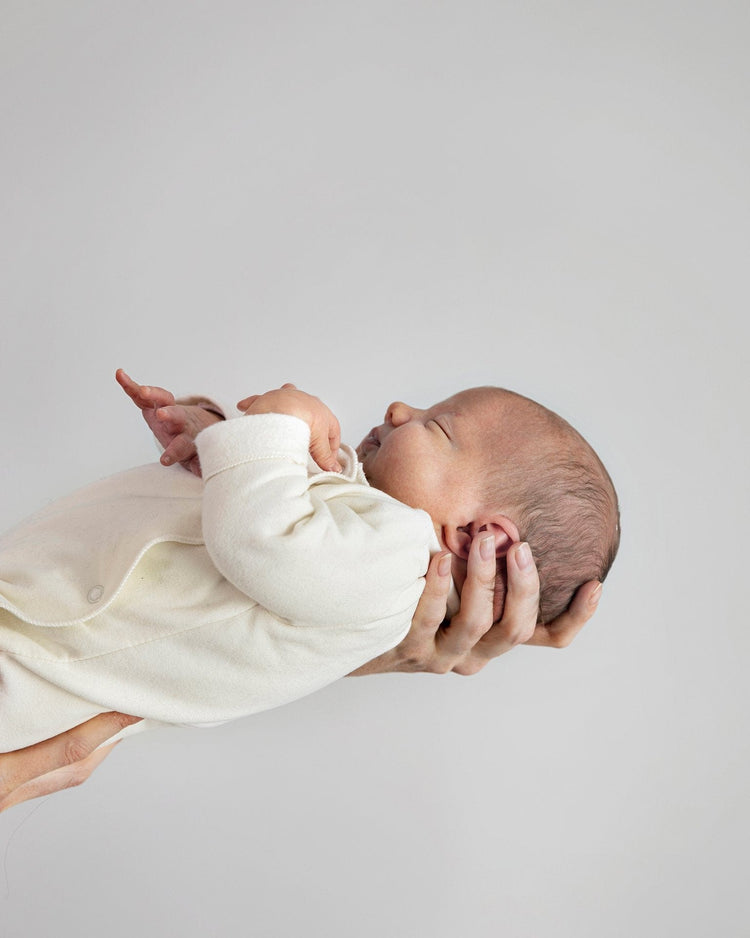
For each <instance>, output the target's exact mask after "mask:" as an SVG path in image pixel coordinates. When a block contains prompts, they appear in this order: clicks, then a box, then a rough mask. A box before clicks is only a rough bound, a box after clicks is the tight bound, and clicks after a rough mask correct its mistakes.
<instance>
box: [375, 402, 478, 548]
mask: <svg viewBox="0 0 750 938" xmlns="http://www.w3.org/2000/svg"><path fill="white" fill-rule="evenodd" d="M496 433H497V407H496V406H494V405H493V402H492V401H491V400H490V399H488V396H487V395H486V394H483V393H482V391H481V389H472V390H470V391H461V392H460V393H458V394H455V395H454V396H453V397H449V398H448V399H447V400H445V401H442V402H441V403H439V404H435V405H434V406H433V407H430V408H428V409H427V410H420V409H418V408H416V407H409V406H408V405H407V404H403V403H401V402H400V401H397V402H395V403H393V404H391V405H390V407H389V408H388V410H387V411H386V415H385V421H384V423H382V424H381V425H380V426H379V427H374V428H373V429H372V430H371V431H370V433H369V435H368V436H367V437H365V439H364V440H362V442H361V443H360V444H359V446H358V447H357V455H358V456H359V461H360V462H361V463H362V468H363V469H364V473H365V476H366V477H367V480H368V482H369V483H370V485H373V486H374V487H375V488H377V489H380V490H381V491H383V492H387V493H388V495H391V496H393V498H397V499H398V500H399V501H401V502H404V503H405V504H407V505H410V506H411V507H412V508H422V509H424V510H425V511H427V512H428V513H429V514H430V516H431V517H432V521H433V524H434V525H435V531H436V533H437V536H438V540H439V541H440V544H441V546H443V547H445V546H446V541H445V532H446V530H447V529H449V528H451V527H460V526H462V525H469V524H471V522H472V520H473V519H474V518H475V517H476V508H477V504H478V500H479V491H480V475H481V471H482V467H483V466H484V465H485V463H486V454H487V449H488V447H487V446H486V445H485V441H487V440H489V439H490V438H491V435H492V434H496Z"/></svg>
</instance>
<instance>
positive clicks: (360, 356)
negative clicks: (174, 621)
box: [0, 0, 750, 938]
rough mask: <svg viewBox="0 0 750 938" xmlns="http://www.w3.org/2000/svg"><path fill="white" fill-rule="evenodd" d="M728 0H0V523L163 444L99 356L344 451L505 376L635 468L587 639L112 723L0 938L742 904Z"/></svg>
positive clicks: (740, 542) (745, 139)
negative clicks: (241, 712)
mask: <svg viewBox="0 0 750 938" xmlns="http://www.w3.org/2000/svg"><path fill="white" fill-rule="evenodd" d="M748 25H749V19H748V7H747V4H746V3H744V2H740V0H737V2H732V0H710V2H709V0H692V2H689V3H684V2H683V3H678V2H671V0H649V2H645V0H642V2H639V0H635V2H599V3H589V2H583V0H573V2H570V3H564V4H563V3H555V2H552V0H540V2H530V3H508V2H497V0H496V2H489V0H488V2H479V0H460V2H459V0H445V2H426V0H423V2H416V0H398V2H397V0H359V2H358V0H338V2H337V0H319V2H314V0H310V2H301V0H297V2H292V0H276V2H273V3H272V2H240V0H234V2H231V0H212V2H202V3H200V2H191V0H149V2H140V0H133V2H122V0H121V2H108V0H91V2H84V0H70V2H52V0H40V2H35V0H2V2H1V3H0V115H1V119H2V141H3V144H2V155H1V156H0V199H1V200H2V201H1V204H0V212H1V215H2V259H3V277H2V307H1V308H2V327H3V328H2V399H3V401H4V406H3V414H4V417H3V432H2V436H3V459H2V466H1V468H0V471H1V472H2V499H1V500H0V521H1V522H2V524H3V526H5V527H7V526H8V525H10V524H11V523H12V522H14V521H16V520H18V519H19V518H21V517H23V516H24V515H25V514H27V513H29V512H31V511H32V510H34V509H36V508H38V507H40V506H41V505H43V504H45V503H46V502H47V501H48V500H49V499H50V498H52V497H54V496H56V495H59V494H62V493H65V492H67V491H69V490H70V489H72V488H74V487H76V486H78V485H81V484H84V483H85V482H88V481H90V480H92V479H95V478H97V477H100V476H102V475H106V474H109V473H111V472H114V471H117V470H119V469H121V468H125V467H127V466H130V465H135V464H138V463H142V462H146V461H149V460H151V459H153V458H154V449H153V446H152V443H151V442H150V439H149V436H148V433H147V431H146V429H145V426H144V425H142V423H141V421H140V417H139V415H138V414H137V412H136V411H135V409H134V408H133V407H132V406H131V405H130V404H129V402H128V401H127V400H126V399H125V397H124V395H123V394H122V393H121V392H120V390H119V388H118V387H117V386H116V385H115V382H114V378H113V375H114V371H115V369H116V368H117V367H118V366H124V367H126V368H127V369H128V370H129V371H130V372H131V373H132V374H133V375H134V376H135V377H137V378H138V379H139V380H142V381H144V382H146V383H153V384H162V385H165V386H167V387H169V388H171V389H173V390H175V391H177V392H188V391H209V392H214V393H220V394H223V395H225V396H226V397H228V398H229V399H230V400H237V399H239V398H240V397H242V396H245V395H247V394H250V393H253V392H258V391H263V390H266V389H268V388H269V387H273V386H277V385H279V384H280V383H282V382H283V381H287V380H291V381H294V382H296V383H297V384H299V385H300V386H301V387H303V388H305V389H307V390H309V391H311V392H313V393H315V394H318V395H319V396H321V397H322V398H323V399H324V400H325V401H326V402H327V403H329V404H330V406H331V407H332V408H333V410H334V411H335V412H336V413H337V414H338V415H339V416H340V419H341V422H342V426H343V431H344V437H345V439H347V440H351V441H355V442H356V441H357V440H358V439H359V438H360V437H361V436H363V435H364V434H365V433H366V431H367V430H368V429H369V427H371V426H372V425H373V424H374V423H377V422H379V421H380V420H381V419H382V415H383V411H384V409H385V407H386V405H387V404H388V403H389V402H390V401H391V400H393V399H404V400H407V401H410V402H413V403H415V404H417V405H424V404H428V403H430V402H433V401H434V400H436V399H439V398H442V397H444V396H446V395H447V394H449V393H451V392H453V391H455V390H457V389H459V388H461V387H466V386H471V385H476V384H481V383H495V384H501V385H504V386H507V387H511V388H514V389H516V390H518V391H521V392H523V393H525V394H528V395H530V396H532V397H534V398H536V399H538V400H540V401H541V402H543V403H545V404H547V405H549V406H551V407H552V408H553V409H556V410H557V411H558V412H559V413H561V414H562V415H563V416H565V417H566V418H568V419H570V420H571V421H572V422H574V423H575V425H576V426H577V427H578V428H579V429H580V430H581V431H582V432H583V433H584V434H585V435H586V436H587V437H588V438H589V439H590V441H591V442H592V443H593V445H594V446H595V447H596V448H597V449H598V451H599V452H600V454H601V456H602V457H603V459H604V461H605V463H606V464H607V465H608V467H609V468H610V470H611V473H612V475H613V477H614V480H615V483H616V485H617V487H618V490H619V493H620V498H621V502H622V512H623V531H624V534H623V543H622V548H621V554H620V557H619V559H618V561H617V563H616V564H615V567H614V569H613V572H612V574H611V577H610V579H609V580H608V581H607V583H606V585H605V590H604V597H603V599H602V603H601V607H600V610H599V612H598V614H597V615H596V617H595V619H594V620H592V622H591V623H590V625H588V626H587V628H586V629H585V630H584V632H583V633H582V634H581V636H580V637H579V638H578V639H577V640H576V642H575V644H574V645H573V646H572V647H571V648H570V649H568V650H566V651H564V652H557V651H551V650H545V649H536V648H520V649H518V650H516V651H514V652H512V653H511V654H509V655H507V656H506V657H504V658H501V659H499V660H497V661H496V662H493V663H492V664H491V665H490V666H489V667H488V668H487V669H486V670H485V671H484V672H483V673H481V674H480V675H479V676H477V677H474V678H470V679H467V678H460V677H457V676H455V675H450V676H446V677H436V676H428V675H417V676H405V675H387V676H382V677H372V678H361V679H347V680H344V681H341V682H339V683H338V684H336V685H334V686H332V687H329V688H328V689H326V690H325V691H324V692H322V693H319V694H317V695H316V696H313V697H310V698H307V699H305V700H301V701H299V702H298V703H295V704H293V705H291V706H288V707H285V708H282V709H279V710H276V711H271V712H268V713H265V714H261V715H259V716H256V717H252V718H250V719H247V720H244V721H240V722H237V723H234V724H231V725H227V726H225V727H222V728H220V729H216V730H212V731H199V730H179V729H175V730H167V731H163V732H161V733H155V734H151V735H144V736H143V737H142V738H136V739H133V740H130V741H126V742H125V743H123V744H122V745H121V746H120V747H119V748H118V749H117V750H116V751H115V752H114V753H113V755H112V756H111V757H110V758H109V759H108V760H107V761H106V762H105V763H104V765H103V766H102V768H101V769H100V770H99V771H97V772H96V774H95V775H94V776H93V777H92V779H91V780H90V781H89V782H87V783H86V785H84V786H83V787H81V788H78V789H75V790H72V791H69V792H64V793H62V794H59V795H56V796H54V797H52V798H49V799H47V800H44V801H41V802H37V803H31V804H27V805H22V806H19V807H17V808H15V809H13V810H11V811H9V812H8V813H7V814H4V815H3V816H2V817H1V818H0V861H2V867H1V868H0V936H1V938H47V936H48V935H51V934H54V935H57V936H61V938H67V936H76V938H100V936H102V935H106V936H108V938H131V936H133V935H140V936H148V938H150V936H171V935H180V936H183V938H199V936H201V938H202V936H204V935H209V934H215V935H222V936H235V935H243V936H244V935H254V936H255V935H257V936H274V938H276V936H280V938H285V936H310V938H318V936H321V938H323V936H325V938H332V936H336V938H338V936H347V938H348V936H352V935H353V936H357V938H359V936H361V938H383V936H387V938H401V936H406V938H411V936H430V938H447V936H453V935H472V936H477V938H485V936H488V938H489V936H498V935H499V936H505V938H588V936H591V938H601V936H605V938H609V936H612V938H615V936H618V938H619V936H628V938H630V936H633V935H640V936H648V938H651V936H654V938H657V936H658V938H661V936H665V935H679V936H681V938H702V936H706V935H721V936H723V938H728V936H744V935H746V934H748V928H749V927H750V924H749V918H748V899H747V887H746V874H747V865H746V864H747V855H746V851H747V842H748V833H749V831H748V828H749V827H750V825H749V823H748V821H749V820H750V818H749V816H748V806H747V792H748V789H749V788H750V771H749V768H748V766H749V759H748V741H747V713H748V709H747V707H748V693H747V682H746V677H745V673H746V669H747V659H748V654H749V653H750V641H749V640H748V629H747V624H746V616H745V614H744V613H743V609H744V607H743V606H742V605H741V601H744V599H743V597H745V596H746V588H745V582H744V577H745V576H746V567H747V559H748V557H747V530H748V522H750V518H748V494H747V480H748V468H749V467H748V444H747V435H748V421H747V417H746V411H747V403H748V393H747V392H748V354H747V348H748V334H747V310H748V298H749V297H748V293H749V291H748V286H747V264H748V256H750V237H749V234H750V225H749V224H748V217H749V216H748V208H749V207H750V206H749V202H750V199H749V198H748V177H747V169H748V165H750V125H749V121H748V110H747V101H748V94H749V93H750V82H749V81H748V79H749V76H750V70H749V69H748V57H747V50H748V43H749V42H750V35H749V32H750V31H749V30H748Z"/></svg>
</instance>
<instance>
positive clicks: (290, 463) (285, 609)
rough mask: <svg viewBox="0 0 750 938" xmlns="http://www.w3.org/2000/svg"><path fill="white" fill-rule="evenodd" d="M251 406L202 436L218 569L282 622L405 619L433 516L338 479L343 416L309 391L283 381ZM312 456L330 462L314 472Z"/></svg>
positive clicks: (208, 531) (207, 512)
mask: <svg viewBox="0 0 750 938" xmlns="http://www.w3.org/2000/svg"><path fill="white" fill-rule="evenodd" d="M248 401H249V399H246V400H245V401H243V402H242V403H241V405H240V406H243V407H245V406H246V410H247V416H245V417H241V418H240V419H238V420H228V421H226V422H225V423H223V424H219V425H217V426H215V427H210V428H209V429H208V430H206V431H205V432H204V433H201V435H200V437H199V438H198V450H199V453H200V458H201V464H202V466H203V477H204V479H205V482H206V487H205V489H204V493H203V536H204V538H205V543H206V548H207V550H208V552H209V554H210V556H211V559H212V561H213V563H214V565H215V566H216V567H217V569H218V570H219V571H220V572H221V573H222V574H223V576H224V577H226V579H228V580H229V581H230V582H231V583H233V584H234V585H235V586H236V587H237V588H238V589H239V590H241V591H242V592H243V593H245V594H246V595H248V596H252V598H253V599H255V600H256V602H258V603H259V604H260V605H262V606H264V607H265V608H266V609H268V610H270V611H272V612H273V613H275V614H276V615H277V616H279V617H281V618H283V619H288V620H292V621H298V622H307V623H309V624H312V623H315V624H316V625H320V626H325V625H328V626H330V625H335V624H342V623H346V624H347V625H348V626H349V627H350V628H351V629H352V631H357V630H360V629H362V628H364V627H365V625H366V623H368V622H369V623H373V622H375V621H376V620H379V621H381V622H385V621H386V620H388V619H390V617H396V616H401V622H402V624H403V614H404V613H405V612H406V610H410V614H409V618H411V611H412V610H413V608H414V606H415V605H416V603H417V600H418V599H419V595H420V593H421V587H422V586H423V581H422V579H421V578H422V577H424V574H425V571H426V569H427V564H428V561H429V549H430V545H431V544H432V542H433V541H434V540H435V537H434V529H433V526H432V522H431V521H430V519H429V516H428V515H427V514H426V513H425V512H420V511H415V510H413V509H409V508H406V507H405V506H403V505H400V504H399V503H397V502H395V501H394V499H392V498H390V497H389V496H387V495H385V494H384V493H383V492H379V491H378V490H377V489H372V488H370V487H368V486H367V485H364V484H362V483H361V482H359V481H357V478H356V477H355V476H354V475H352V476H348V475H345V476H343V477H342V476H340V475H338V473H336V475H334V472H332V471H331V468H332V467H333V465H334V461H333V460H334V459H335V457H334V456H333V453H334V452H335V450H336V447H337V445H338V441H337V435H338V422H336V423H335V425H334V424H333V422H332V420H334V421H335V418H333V416H332V415H331V414H330V411H328V409H327V408H325V405H323V404H322V403H321V402H319V401H317V399H316V398H311V397H310V396H309V395H304V394H303V392H301V391H297V390H296V389H294V388H284V389H281V390H279V391H274V392H270V393H269V394H267V395H261V396H259V397H256V398H253V399H252V401H251V402H250V403H248ZM308 406H310V408H311V412H310V414H309V415H308V419H305V416H304V414H303V411H304V409H305V408H307V407H308ZM298 408H299V411H298V412H297V413H293V412H289V411H292V410H293V409H294V410H295V411H297V409H298ZM321 408H324V410H321ZM284 411H286V412H284ZM313 411H316V412H317V415H318V416H317V417H315V416H314V415H313V413H312V412H313ZM318 418H320V419H318ZM308 452H310V453H311V454H312V455H313V457H314V458H315V459H316V461H317V462H318V464H319V465H321V466H322V465H326V464H328V466H329V467H331V468H329V469H328V471H327V472H324V473H321V474H319V475H315V474H313V475H312V476H310V475H309V473H308ZM435 547H437V542H435ZM392 624H393V625H394V627H395V625H396V620H395V618H394V619H393V622H392ZM399 637H400V636H399ZM382 647H385V645H383V646H382ZM381 650H382V649H381Z"/></svg>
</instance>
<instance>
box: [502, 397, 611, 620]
mask: <svg viewBox="0 0 750 938" xmlns="http://www.w3.org/2000/svg"><path fill="white" fill-rule="evenodd" d="M487 391H488V392H490V393H493V394H495V395H496V396H497V398H498V404H499V406H501V407H502V421H501V427H502V430H501V432H502V436H503V439H502V440H499V441H498V446H497V447H493V448H492V449H493V450H494V451H496V455H495V456H494V457H493V459H492V462H491V464H490V466H489V467H488V470H487V475H486V487H485V495H486V497H487V498H488V499H490V500H491V501H492V502H494V503H495V504H497V503H498V500H499V501H500V503H501V507H502V510H503V513H504V514H506V515H507V516H508V517H509V518H511V519H512V520H513V522H514V523H515V524H516V526H517V527H518V531H519V535H520V538H521V540H524V541H527V542H528V544H529V546H530V547H531V550H532V553H533V555H534V560H535V562H536V565H537V569H538V571H539V580H540V586H541V595H540V602H539V621H540V622H549V621H551V620H552V619H554V618H555V617H556V616H558V615H560V613H562V612H564V611H565V610H566V609H567V608H568V606H569V605H570V601H571V599H572V598H573V594H574V593H575V591H576V589H577V588H578V587H579V586H580V585H581V584H582V583H585V582H586V581H588V580H599V581H600V582H603V581H604V579H605V577H606V576H607V573H608V572H609V569H610V567H611V566H612V563H613V561H614V559H615V556H616V554H617V549H618V547H619V543H620V510H619V505H618V500H617V493H616V492H615V487H614V485H613V484H612V480H611V478H610V477H609V473H608V472H607V470H606V469H605V468H604V465H603V464H602V462H601V460H600V459H599V457H598V456H597V455H596V453H595V452H594V450H593V449H592V448H591V446H590V445H589V444H588V443H587V442H586V440H584V438H583V437H582V436H581V435H580V433H578V431H577V430H575V429H574V428H573V427H571V425H570V424H569V423H567V421H565V420H563V418H562V417H560V416H559V415H558V414H556V413H554V412H553V411H551V410H548V409H547V408H546V407H543V406H542V405H541V404H537V403H536V401H532V400H531V399H530V398H527V397H523V396H522V395H520V394H516V393H515V392H513V391H507V390H505V389H502V388H487ZM506 582H507V578H506V571H505V564H504V563H501V564H499V565H498V577H497V581H496V590H495V600H496V607H497V606H498V605H499V602H498V601H499V600H502V601H504V597H505V591H506Z"/></svg>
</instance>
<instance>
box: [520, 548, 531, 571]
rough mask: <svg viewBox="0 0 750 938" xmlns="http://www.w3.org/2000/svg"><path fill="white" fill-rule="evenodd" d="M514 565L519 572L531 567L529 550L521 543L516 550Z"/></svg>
mask: <svg viewBox="0 0 750 938" xmlns="http://www.w3.org/2000/svg"><path fill="white" fill-rule="evenodd" d="M516 563H517V564H518V566H519V567H520V568H521V570H525V569H526V568H527V567H530V566H531V548H530V547H529V545H528V544H526V543H523V544H519V545H518V549H517V550H516Z"/></svg>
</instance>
